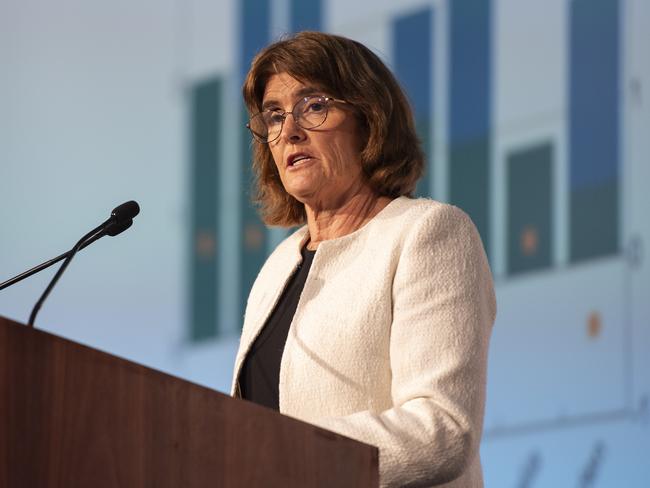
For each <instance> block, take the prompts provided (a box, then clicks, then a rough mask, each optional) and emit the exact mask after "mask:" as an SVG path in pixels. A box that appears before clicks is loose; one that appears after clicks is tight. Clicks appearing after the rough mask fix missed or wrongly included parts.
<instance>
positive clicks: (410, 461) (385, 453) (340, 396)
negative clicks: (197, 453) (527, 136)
mask: <svg viewBox="0 0 650 488" xmlns="http://www.w3.org/2000/svg"><path fill="white" fill-rule="evenodd" d="M243 93H244V100H245V102H246V104H247V107H248V110H249V112H250V114H251V119H250V122H249V124H248V127H249V129H250V130H251V132H252V134H253V137H254V163H253V168H254V171H255V173H256V175H257V185H258V188H257V189H258V200H259V203H260V207H261V213H262V216H263V218H264V220H265V222H266V223H267V224H270V225H281V226H286V227H290V226H295V225H298V224H304V223H306V225H304V226H303V227H301V228H300V229H299V230H298V231H296V232H295V233H293V234H292V235H291V236H290V237H288V238H287V239H286V240H285V241H284V242H282V243H281V244H280V245H279V246H278V247H277V249H276V250H275V251H274V252H273V254H271V256H270V257H269V258H268V260H267V262H266V263H265V264H264V266H263V268H262V270H261V271H260V273H259V275H258V277H257V280H256V281H255V283H254V285H253V288H252V290H251V293H250V296H249V298H248V305H247V308H246V316H245V320H244V328H243V331H242V337H241V343H240V348H239V352H238V354H237V359H236V364H235V372H234V381H233V394H234V395H236V396H240V397H243V398H246V399H249V400H252V401H256V402H258V403H261V404H263V405H267V406H270V407H272V408H276V409H279V411H280V412H282V413H284V414H287V415H291V416H293V417H297V418H299V419H302V420H304V421H307V422H310V423H313V424H316V425H319V426H321V427H324V428H327V429H330V430H332V431H335V432H338V433H341V434H343V435H346V436H349V437H352V438H355V439H358V440H360V441H363V442H366V443H368V444H373V445H376V446H378V447H379V451H380V480H381V484H382V486H439V485H443V486H446V487H461V486H462V487H476V486H482V484H483V483H482V474H481V465H480V460H479V452H478V449H479V442H480V437H481V430H482V421H483V408H484V401H485V380H486V378H485V376H486V359H487V349H488V341H489V336H490V331H491V328H492V324H493V321H494V316H495V300H494V292H493V285H492V279H491V275H490V271H489V267H488V264H487V260H486V258H485V253H484V251H483V248H482V245H481V241H480V238H479V236H478V233H477V231H476V229H475V227H474V225H473V224H472V223H471V221H470V219H469V218H468V217H467V216H466V215H465V214H464V213H463V212H462V211H460V210H459V209H457V208H455V207H453V206H450V205H446V204H442V203H439V202H435V201H432V200H426V199H411V198H410V197H409V196H410V195H411V193H412V191H413V190H414V188H415V183H416V181H417V179H418V178H419V177H420V175H421V173H422V168H423V157H422V153H421V151H420V148H419V145H418V142H417V138H416V135H415V130H414V125H413V117H412V114H411V111H410V108H409V106H408V103H407V101H406V99H405V97H404V95H403V93H402V91H401V90H400V88H399V85H398V84H397V83H396V81H395V79H394V78H393V76H392V75H391V73H390V71H389V70H388V69H387V68H386V67H385V66H384V64H383V63H382V62H381V61H380V60H379V59H378V58H377V57H376V56H375V55H374V54H373V53H372V52H371V51H369V50H368V49H367V48H365V47H364V46H362V45H361V44H359V43H357V42H354V41H351V40H349V39H345V38H342V37H337V36H333V35H328V34H322V33H315V32H303V33H300V34H297V35H295V36H294V37H291V38H289V39H285V40H282V41H280V42H277V43H275V44H273V45H271V46H269V47H267V48H266V49H265V50H263V51H262V52H261V53H260V54H258V56H257V57H256V58H255V59H254V60H253V63H252V66H251V69H250V72H249V73H248V76H247V78H246V81H245V83H244V87H243Z"/></svg>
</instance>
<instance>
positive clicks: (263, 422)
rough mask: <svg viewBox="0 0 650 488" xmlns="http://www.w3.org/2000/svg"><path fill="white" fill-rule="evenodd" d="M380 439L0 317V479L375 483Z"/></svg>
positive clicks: (33, 486) (15, 482) (86, 486)
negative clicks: (343, 432)
mask: <svg viewBox="0 0 650 488" xmlns="http://www.w3.org/2000/svg"><path fill="white" fill-rule="evenodd" d="M378 484H379V475H378V451H377V449H376V448H375V447H372V446H368V445H366V444H362V443H360V442H356V441H354V440H352V439H348V438H346V437H343V436H340V435H337V434H334V433H332V432H329V431H327V430H323V429H320V428H318V427H315V426H313V425H309V424H306V423H304V422H300V421H298V420H296V419H292V418H290V417H286V416H284V415H280V414H278V413H277V412H274V411H272V410H269V409H267V408H264V407H260V406H258V405H255V404H253V403H251V402H247V401H243V400H237V399H234V398H231V397H229V396H227V395H224V394H221V393H218V392H216V391H213V390H210V389H208V388H204V387H201V386H198V385H195V384H192V383H189V382H187V381H184V380H181V379H179V378H175V377H173V376H170V375H167V374H164V373H161V372H158V371H154V370H152V369H150V368H146V367H144V366H141V365H138V364H134V363H132V362H130V361H126V360H124V359H120V358H117V357H115V356H112V355H110V354H106V353H103V352H100V351H97V350H95V349H92V348H90V347H86V346H82V345H80V344H77V343H75V342H72V341H69V340H66V339H62V338H60V337H57V336H54V335H52V334H48V333H46V332H43V331H40V330H34V329H30V328H28V327H27V326H25V325H22V324H18V323H16V322H12V321H10V320H7V319H4V318H2V317H0V487H2V488H5V487H6V488H37V487H38V488H40V487H47V488H54V487H56V488H59V487H60V488H77V487H79V488H103V487H106V488H108V487H110V488H117V487H119V488H127V487H128V488H131V487H138V488H142V487H151V488H164V487H170V488H171V487H174V488H190V487H246V488H249V487H283V488H284V487H328V488H330V487H337V488H338V487H347V486H349V487H355V488H356V487H376V486H378Z"/></svg>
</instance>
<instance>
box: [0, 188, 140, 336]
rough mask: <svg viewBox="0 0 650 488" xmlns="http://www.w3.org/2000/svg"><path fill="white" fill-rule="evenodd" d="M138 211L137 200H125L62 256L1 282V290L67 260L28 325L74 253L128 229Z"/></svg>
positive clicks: (42, 297) (45, 292) (49, 285)
mask: <svg viewBox="0 0 650 488" xmlns="http://www.w3.org/2000/svg"><path fill="white" fill-rule="evenodd" d="M138 213H140V206H139V205H138V203H137V202H135V201H133V200H131V201H128V202H125V203H123V204H122V205H119V206H117V207H115V208H114V209H113V211H112V212H111V216H110V217H109V218H108V219H107V220H106V221H104V222H102V224H100V225H98V226H97V227H95V228H94V229H93V230H91V231H90V232H88V233H87V234H86V235H84V236H83V237H82V238H81V239H79V241H78V242H77V243H76V244H75V245H74V247H73V248H72V249H71V250H70V251H68V252H66V253H63V254H61V255H60V256H57V257H55V258H53V259H50V260H49V261H46V262H44V263H42V264H39V265H38V266H35V267H34V268H32V269H30V270H27V271H25V272H24V273H21V274H19V275H18V276H15V277H13V278H11V279H9V280H7V281H5V282H4V283H0V290H2V289H4V288H7V287H8V286H11V285H13V284H15V283H18V282H19V281H21V280H23V279H25V278H27V277H28V276H31V275H33V274H35V273H38V272H39V271H42V270H44V269H46V268H48V267H50V266H52V265H53V264H55V263H57V262H59V261H60V260H62V259H65V261H63V264H62V265H61V267H60V268H59V270H58V271H57V272H56V274H55V275H54V277H53V278H52V280H51V281H50V283H49V284H48V286H47V288H46V289H45V291H44V292H43V294H42V295H41V297H40V298H39V300H38V302H36V305H34V308H33V309H32V313H31V314H30V316H29V321H28V323H27V325H28V326H29V327H34V321H35V320H36V315H37V314H38V311H39V310H40V308H41V307H42V305H43V302H45V300H46V299H47V297H48V295H49V294H50V292H51V291H52V288H54V285H56V283H57V282H58V281H59V278H61V275H62V274H63V272H64V271H65V270H66V268H67V267H68V265H69V264H70V261H71V260H72V258H73V257H74V255H75V254H76V253H77V252H78V251H80V250H81V249H83V248H85V247H86V246H89V245H90V244H92V243H93V242H95V241H96V240H98V239H101V238H102V237H104V236H105V235H108V236H111V237H114V236H116V235H118V234H121V233H122V232H124V231H125V230H126V229H128V228H129V227H131V225H133V218H134V217H135V216H136V215H138Z"/></svg>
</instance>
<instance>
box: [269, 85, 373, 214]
mask: <svg viewBox="0 0 650 488" xmlns="http://www.w3.org/2000/svg"><path fill="white" fill-rule="evenodd" d="M310 95H324V96H331V94H330V93H324V92H323V91H322V90H319V89H318V88H317V87H315V86H310V85H309V84H304V83H302V82H300V81H298V80H296V79H295V78H293V77H291V76H290V75H288V74H287V73H279V74H274V75H272V76H271V77H270V78H269V81H268V82H267V84H266V89H265V91H264V99H263V109H264V110H267V109H271V110H279V111H281V112H284V111H287V112H289V111H291V110H292V109H293V107H294V105H295V104H296V102H297V101H298V100H300V99H302V98H304V97H306V96H310ZM361 144H362V141H361V137H360V130H359V127H358V122H357V120H356V118H355V116H354V113H353V112H352V109H351V107H350V106H349V105H347V104H345V103H339V102H330V103H329V104H328V115H327V120H325V122H324V123H323V124H322V125H320V126H319V127H316V128H314V129H310V130H305V129H303V128H301V127H299V126H298V125H297V124H296V122H295V120H294V118H293V116H292V115H291V114H287V116H286V119H285V121H284V126H283V128H282V132H281V133H280V137H278V138H277V139H276V140H275V141H273V142H271V143H269V149H270V150H271V154H272V155H273V160H274V161H275V165H276V166H277V169H278V173H279V174H280V179H281V180H282V184H283V185H284V188H285V190H286V191H287V192H288V193H289V194H290V195H292V196H293V197H294V198H296V199H297V200H298V201H300V202H302V203H304V204H305V205H308V206H310V207H311V208H312V209H315V210H327V209H335V208H338V207H340V206H342V204H343V203H345V201H346V200H347V198H349V197H350V196H351V195H352V194H354V192H355V191H357V190H358V188H359V186H360V185H361V184H362V178H361V164H360V161H361V157H360V156H361V148H362V145H361Z"/></svg>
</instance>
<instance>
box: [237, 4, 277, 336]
mask: <svg viewBox="0 0 650 488" xmlns="http://www.w3.org/2000/svg"><path fill="white" fill-rule="evenodd" d="M240 5H241V6H242V10H241V11H240V15H241V18H240V21H241V24H240V25H241V31H240V35H241V40H240V46H241V58H240V67H241V72H240V75H241V81H242V82H243V80H244V78H245V77H246V73H247V72H248V70H249V68H250V63H251V61H252V59H253V57H254V56H255V55H256V54H257V53H258V52H259V51H260V50H261V49H262V48H263V47H265V46H266V45H267V44H268V43H269V41H270V36H271V29H270V19H271V5H270V0H243V2H242V3H241V4H240ZM247 119H248V115H247V113H246V111H245V110H244V107H243V106H242V115H241V118H240V127H241V130H240V137H241V140H240V141H241V144H240V148H241V152H240V154H241V160H240V168H241V185H242V191H241V197H240V201H239V206H240V214H241V220H240V226H239V229H238V236H239V249H240V254H239V256H240V258H239V272H240V289H239V295H240V301H239V307H240V317H243V316H244V311H245V308H246V301H247V299H248V294H249V292H250V289H251V287H252V286H253V282H254V281H255V278H256V277H257V273H258V272H259V270H260V268H261V267H262V265H263V264H264V261H265V260H266V247H267V245H266V241H267V233H266V226H265V225H264V224H263V223H262V221H261V220H260V218H259V216H258V213H257V210H256V209H255V207H254V206H253V204H252V203H251V197H252V194H251V191H252V188H253V174H252V154H251V137H250V133H249V132H248V130H246V129H245V127H244V125H245V123H246V121H247ZM235 120H236V118H235ZM242 324H243V322H242Z"/></svg>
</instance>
